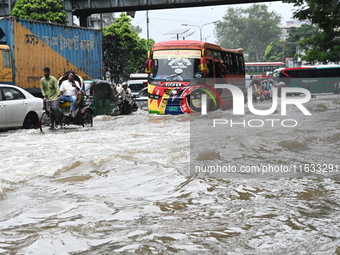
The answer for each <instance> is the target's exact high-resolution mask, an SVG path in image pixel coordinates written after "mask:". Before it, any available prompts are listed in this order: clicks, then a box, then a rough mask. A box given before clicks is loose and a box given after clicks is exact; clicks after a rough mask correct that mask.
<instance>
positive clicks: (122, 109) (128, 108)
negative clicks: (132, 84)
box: [117, 95, 138, 115]
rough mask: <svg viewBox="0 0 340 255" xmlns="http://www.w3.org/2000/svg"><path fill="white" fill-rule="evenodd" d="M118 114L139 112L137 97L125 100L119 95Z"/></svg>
mask: <svg viewBox="0 0 340 255" xmlns="http://www.w3.org/2000/svg"><path fill="white" fill-rule="evenodd" d="M117 108H118V110H117V113H118V114H123V115H126V114H130V113H132V112H135V111H137V110H138V106H137V103H136V97H135V96H133V97H132V98H131V99H128V98H123V96H122V95H119V96H118V98H117Z"/></svg>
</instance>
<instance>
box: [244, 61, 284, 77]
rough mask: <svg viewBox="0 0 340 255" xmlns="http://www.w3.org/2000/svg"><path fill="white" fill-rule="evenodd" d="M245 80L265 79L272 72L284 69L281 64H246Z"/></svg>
mask: <svg viewBox="0 0 340 255" xmlns="http://www.w3.org/2000/svg"><path fill="white" fill-rule="evenodd" d="M245 67H246V79H248V80H254V79H260V80H261V79H266V78H268V76H269V75H271V74H272V73H273V72H274V70H276V69H279V68H284V67H285V63H283V62H246V63H245Z"/></svg>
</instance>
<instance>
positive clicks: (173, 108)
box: [169, 106, 178, 112]
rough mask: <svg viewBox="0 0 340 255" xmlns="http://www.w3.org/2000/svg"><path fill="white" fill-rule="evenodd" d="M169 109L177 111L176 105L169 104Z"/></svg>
mask: <svg viewBox="0 0 340 255" xmlns="http://www.w3.org/2000/svg"><path fill="white" fill-rule="evenodd" d="M169 111H171V112H176V111H178V106H169Z"/></svg>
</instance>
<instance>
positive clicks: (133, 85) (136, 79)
mask: <svg viewBox="0 0 340 255" xmlns="http://www.w3.org/2000/svg"><path fill="white" fill-rule="evenodd" d="M127 84H128V86H129V88H130V89H131V94H132V96H134V95H137V94H138V92H139V91H141V90H142V89H143V88H145V87H147V86H148V74H146V73H132V74H130V78H129V80H128V81H127Z"/></svg>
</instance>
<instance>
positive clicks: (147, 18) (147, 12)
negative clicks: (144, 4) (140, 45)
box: [146, 11, 149, 40]
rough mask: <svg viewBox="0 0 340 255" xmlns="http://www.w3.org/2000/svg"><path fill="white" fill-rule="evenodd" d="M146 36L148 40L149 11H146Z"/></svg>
mask: <svg viewBox="0 0 340 255" xmlns="http://www.w3.org/2000/svg"><path fill="white" fill-rule="evenodd" d="M146 38H147V39H148V40H149V11H146Z"/></svg>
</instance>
